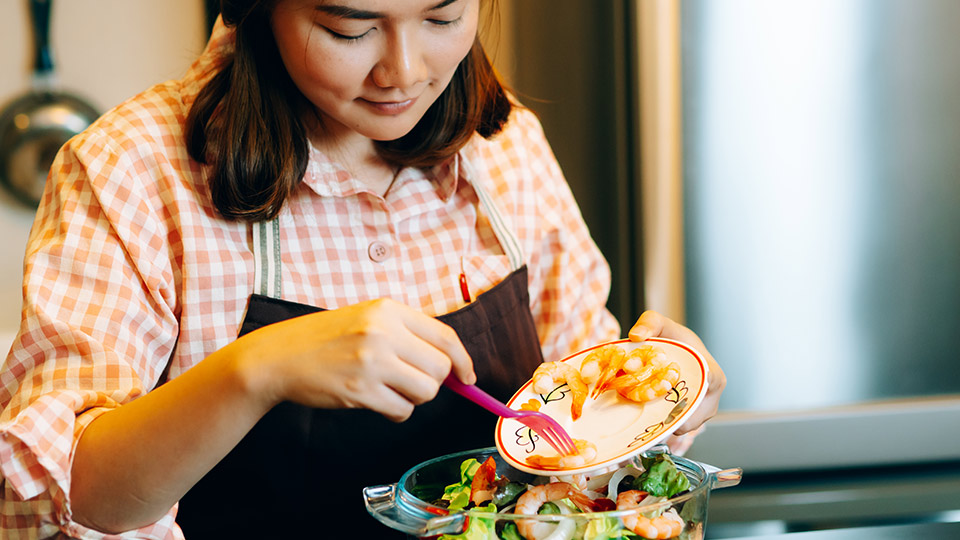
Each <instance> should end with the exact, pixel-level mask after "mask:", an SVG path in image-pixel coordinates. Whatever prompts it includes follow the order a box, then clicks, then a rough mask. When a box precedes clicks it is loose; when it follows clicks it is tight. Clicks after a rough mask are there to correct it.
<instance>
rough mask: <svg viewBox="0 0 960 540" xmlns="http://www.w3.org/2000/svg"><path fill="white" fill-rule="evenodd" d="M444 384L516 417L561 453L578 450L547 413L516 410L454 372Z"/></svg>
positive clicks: (479, 403) (478, 403) (493, 411)
mask: <svg viewBox="0 0 960 540" xmlns="http://www.w3.org/2000/svg"><path fill="white" fill-rule="evenodd" d="M443 385H444V386H446V387H447V388H449V389H451V390H453V391H454V392H456V393H458V394H460V395H461V396H463V397H465V398H467V399H469V400H470V401H472V402H474V403H476V404H477V405H479V406H481V407H483V408H484V409H486V410H488V411H490V412H492V413H493V414H496V415H497V416H502V417H504V418H513V419H516V420H517V421H519V422H521V423H522V424H523V425H525V426H527V427H529V428H530V429H532V430H533V431H534V432H536V433H537V435H540V437H541V438H542V439H543V440H545V441H547V443H548V444H550V446H552V447H553V448H554V450H556V451H557V452H559V453H560V455H563V456H566V455H570V454H574V453H576V452H577V447H576V445H575V444H574V443H573V439H572V438H570V435H569V434H568V433H567V431H566V430H565V429H563V426H561V425H560V424H558V423H557V421H556V420H554V419H553V418H550V417H549V416H547V415H546V414H543V413H542V412H538V411H515V410H513V409H511V408H509V407H507V406H506V405H504V404H503V403H500V402H499V401H497V400H496V399H495V398H494V397H493V396H491V395H490V394H488V393H486V392H484V391H483V390H481V389H479V388H477V387H476V386H474V385H472V384H463V383H462V382H460V380H459V379H457V378H456V376H454V375H453V373H451V374H450V375H448V376H447V379H446V380H445V381H443Z"/></svg>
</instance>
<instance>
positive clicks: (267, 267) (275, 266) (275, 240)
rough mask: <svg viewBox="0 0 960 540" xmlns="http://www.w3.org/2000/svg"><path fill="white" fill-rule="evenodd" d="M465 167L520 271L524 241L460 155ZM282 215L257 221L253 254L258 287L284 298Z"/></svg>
mask: <svg viewBox="0 0 960 540" xmlns="http://www.w3.org/2000/svg"><path fill="white" fill-rule="evenodd" d="M461 166H462V167H463V169H464V172H465V173H466V174H465V175H463V176H462V178H464V179H465V180H466V181H467V182H469V183H470V185H471V186H472V187H473V190H474V192H476V194H477V198H478V199H479V200H480V206H482V207H483V210H484V211H485V212H486V213H487V216H488V217H489V218H490V225H491V226H492V227H493V234H494V235H496V237H497V240H498V241H499V242H500V247H502V248H503V252H504V253H505V254H506V256H507V258H508V259H509V260H510V269H511V271H516V270H518V269H520V267H522V266H523V264H524V261H523V250H522V249H521V248H520V241H519V240H517V237H516V236H515V235H514V234H513V230H512V228H511V227H510V225H509V224H508V223H507V221H506V220H505V219H504V218H503V215H501V214H500V210H499V209H498V208H497V205H496V203H494V201H493V198H492V197H491V196H490V194H489V193H487V190H486V189H484V187H483V183H482V182H481V181H480V179H479V178H478V177H477V176H476V172H475V171H474V170H473V169H472V167H470V165H469V163H468V162H467V161H466V160H463V159H461V158H460V156H459V155H457V156H456V159H455V161H454V167H455V168H456V169H457V170H456V171H454V174H459V173H460V169H459V168H460V167H461ZM280 251H281V250H280V218H279V216H278V217H275V218H273V219H272V220H270V221H267V222H257V223H254V224H253V256H254V278H253V279H254V287H255V288H254V290H255V291H256V292H257V293H258V294H261V295H263V296H269V297H271V298H280V297H281V296H280V295H281V287H280V281H281V280H280V272H281V263H280Z"/></svg>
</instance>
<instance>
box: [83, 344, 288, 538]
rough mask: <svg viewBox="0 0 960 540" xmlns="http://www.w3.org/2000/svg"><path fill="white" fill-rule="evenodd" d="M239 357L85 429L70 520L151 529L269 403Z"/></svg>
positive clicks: (221, 356) (216, 357)
mask: <svg viewBox="0 0 960 540" xmlns="http://www.w3.org/2000/svg"><path fill="white" fill-rule="evenodd" d="M243 350H244V349H243V348H242V347H230V346H228V347H226V348H224V349H222V350H220V351H218V352H216V353H214V354H213V355H211V356H210V357H208V358H207V359H205V360H204V361H203V362H201V363H199V364H198V365H196V366H194V367H193V368H191V369H190V370H188V371H186V372H185V373H184V374H182V375H180V376H179V377H177V378H175V379H173V380H171V381H169V382H167V383H166V384H164V385H162V386H160V387H159V388H157V389H155V390H153V391H151V392H150V393H148V394H146V395H144V396H142V397H140V398H137V399H136V400H134V401H132V402H130V403H127V404H125V405H123V406H122V407H118V408H117V409H114V410H111V411H109V412H107V413H104V414H103V415H101V416H100V417H98V418H97V419H95V420H94V421H93V422H91V423H90V425H89V426H88V427H87V429H86V430H85V431H84V433H83V435H82V436H81V438H80V440H79V441H78V443H77V448H76V452H75V455H74V460H73V469H72V482H71V489H70V498H71V503H72V509H73V519H74V521H76V522H78V523H80V524H82V525H84V526H87V527H90V528H93V529H95V530H100V531H103V532H112V533H115V532H122V531H126V530H131V529H136V528H139V527H143V526H146V525H149V524H150V523H153V522H155V521H157V520H158V519H160V518H161V517H163V515H164V514H166V513H167V512H168V511H169V510H170V508H171V507H172V506H173V505H174V504H175V503H176V502H177V501H178V500H179V499H180V498H181V497H182V496H183V495H184V493H186V492H187V490H189V489H190V487H191V486H193V484H195V483H196V482H197V481H198V480H200V478H202V477H203V475H204V474H206V472H207V471H209V470H210V469H211V468H213V466H214V465H216V463H217V462H218V461H219V460H220V459H221V458H223V457H224V456H225V455H226V454H227V453H228V452H229V451H230V450H231V449H232V448H233V447H234V446H235V445H236V444H237V443H238V442H239V441H240V439H242V438H243V436H244V435H245V434H246V433H247V432H248V431H249V430H250V428H251V427H253V425H254V424H255V423H256V422H257V421H258V420H259V419H260V418H261V417H262V416H263V415H264V414H265V413H266V412H267V411H268V410H269V409H270V407H272V406H273V404H274V402H273V401H271V400H270V399H268V398H266V397H264V396H265V395H266V393H265V392H263V391H262V389H263V383H264V382H265V381H264V380H263V375H264V374H263V373H260V372H258V370H256V369H250V363H249V362H246V361H245V359H244V357H243V356H242V351H243Z"/></svg>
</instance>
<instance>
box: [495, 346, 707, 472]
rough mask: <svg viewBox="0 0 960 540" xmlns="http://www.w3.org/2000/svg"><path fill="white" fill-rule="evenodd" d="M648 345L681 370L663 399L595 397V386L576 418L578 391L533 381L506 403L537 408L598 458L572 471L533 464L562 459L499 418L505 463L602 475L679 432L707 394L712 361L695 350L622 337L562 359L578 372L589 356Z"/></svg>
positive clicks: (529, 468) (614, 393)
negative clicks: (539, 386) (544, 387)
mask: <svg viewBox="0 0 960 540" xmlns="http://www.w3.org/2000/svg"><path fill="white" fill-rule="evenodd" d="M647 345H652V346H654V347H656V348H658V349H660V350H662V351H663V352H664V353H665V354H666V357H667V361H669V362H675V363H676V364H677V366H678V367H679V378H678V380H677V382H676V383H675V384H674V385H673V386H672V388H671V389H670V390H669V391H668V392H667V394H666V395H664V396H660V397H657V398H655V399H652V400H650V401H645V402H642V403H638V402H635V401H631V400H629V399H626V398H624V397H623V396H621V395H620V394H619V393H618V392H617V391H616V390H607V391H606V392H603V393H601V394H600V395H599V396H597V397H596V399H594V398H592V397H590V396H589V392H592V390H593V385H590V386H589V389H588V397H587V398H586V401H585V402H584V404H583V412H582V414H581V416H580V417H579V418H578V419H577V420H574V419H573V417H572V414H571V404H572V402H573V393H572V392H571V391H570V389H569V387H568V386H567V384H566V383H561V384H559V386H557V387H556V388H554V389H553V390H551V391H550V392H548V393H546V394H541V393H539V392H536V391H534V390H533V381H532V380H530V381H527V383H526V384H524V385H523V386H522V387H521V388H520V389H519V390H517V392H516V393H515V394H514V395H513V397H512V398H510V400H509V401H508V402H507V406H508V407H510V408H511V409H517V410H520V409H521V406H524V407H531V406H532V407H535V408H539V410H540V412H543V413H546V414H548V415H550V416H551V417H553V418H554V419H555V420H556V421H557V422H559V423H560V425H562V426H563V428H564V429H566V430H567V433H569V434H570V436H571V437H573V438H574V439H575V440H582V441H587V442H589V443H591V444H593V445H594V446H595V447H596V450H597V455H596V458H595V459H593V460H591V461H589V462H587V463H582V464H577V466H575V467H572V468H552V467H550V468H548V467H547V466H546V465H543V464H542V463H539V462H537V461H533V462H531V461H530V459H531V456H539V457H544V458H548V459H547V461H549V458H551V457H555V456H557V452H556V451H555V450H554V449H553V448H551V447H550V445H549V444H547V442H546V441H544V440H542V439H541V438H540V437H539V436H538V435H537V434H536V433H535V432H533V430H531V429H530V428H528V427H526V426H525V425H523V424H521V423H520V422H518V421H516V420H514V419H510V418H500V420H498V421H497V427H496V432H495V439H496V445H497V450H498V451H499V452H500V455H501V456H503V459H504V460H505V461H507V462H508V463H509V464H510V465H511V466H513V467H514V468H517V469H519V470H521V471H526V472H528V473H531V474H537V475H542V476H572V475H577V474H587V475H597V474H603V473H606V472H610V471H612V470H616V469H618V468H620V467H621V466H623V465H624V464H625V463H627V462H629V461H630V460H632V459H633V458H634V456H636V455H637V454H639V453H640V452H643V451H644V450H646V449H648V448H650V447H651V446H654V445H656V444H658V443H660V442H662V441H663V440H664V439H665V438H666V437H668V436H669V435H670V434H672V433H673V432H674V431H676V430H677V428H679V427H680V426H681V425H682V424H683V422H684V421H685V420H686V419H687V418H688V417H689V416H690V415H691V414H692V413H693V412H694V411H695V410H696V409H697V407H699V406H700V403H701V402H702V401H703V397H704V396H705V395H706V393H707V369H708V368H707V363H706V361H705V360H704V359H703V357H702V356H701V355H700V353H698V352H697V351H696V350H695V349H694V348H693V347H690V346H689V345H686V344H684V343H681V342H679V341H674V340H671V339H667V338H660V337H657V338H650V339H647V340H646V341H642V342H637V341H630V340H629V339H622V340H618V341H611V342H608V343H601V344H599V345H595V346H593V347H590V348H588V349H584V350H582V351H580V352H578V353H576V354H572V355H570V356H568V357H567V358H564V359H563V360H559V361H560V362H565V363H567V364H568V365H570V366H572V367H574V368H576V369H577V370H579V369H580V364H581V362H582V361H583V360H584V358H586V357H587V355H588V354H590V352H592V351H594V350H595V349H599V348H600V347H606V346H617V347H620V348H622V349H623V350H624V352H625V353H627V354H629V353H630V351H633V350H634V349H636V348H639V347H643V346H647ZM534 460H537V458H534Z"/></svg>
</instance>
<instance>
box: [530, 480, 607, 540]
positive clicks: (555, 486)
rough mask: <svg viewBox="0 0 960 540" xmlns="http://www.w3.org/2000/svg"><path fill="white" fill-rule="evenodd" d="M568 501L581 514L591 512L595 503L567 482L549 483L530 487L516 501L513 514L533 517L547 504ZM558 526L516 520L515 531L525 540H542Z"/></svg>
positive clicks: (535, 521)
mask: <svg viewBox="0 0 960 540" xmlns="http://www.w3.org/2000/svg"><path fill="white" fill-rule="evenodd" d="M563 499H568V500H569V501H570V502H572V503H573V504H574V505H575V506H576V507H577V508H579V509H580V511H581V512H593V511H594V508H596V503H595V501H594V500H593V499H591V498H590V497H589V496H588V495H586V494H585V493H583V492H581V491H580V490H578V489H577V488H576V487H574V486H573V485H572V484H570V483H568V482H551V483H549V484H543V485H539V486H530V487H529V488H528V489H527V491H525V492H524V493H523V495H521V496H520V498H518V499H517V506H516V508H515V512H516V513H517V514H523V515H525V516H535V515H537V512H538V511H539V510H540V507H541V506H543V505H544V504H546V503H548V502H554V501H561V500H563ZM557 526H558V525H555V524H553V523H546V522H542V521H537V520H534V519H520V520H517V530H518V531H520V534H522V535H523V537H524V538H526V539H527V540H542V539H544V538H546V537H547V536H549V535H550V533H551V532H552V531H553V529H555V528H556V527H557Z"/></svg>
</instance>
